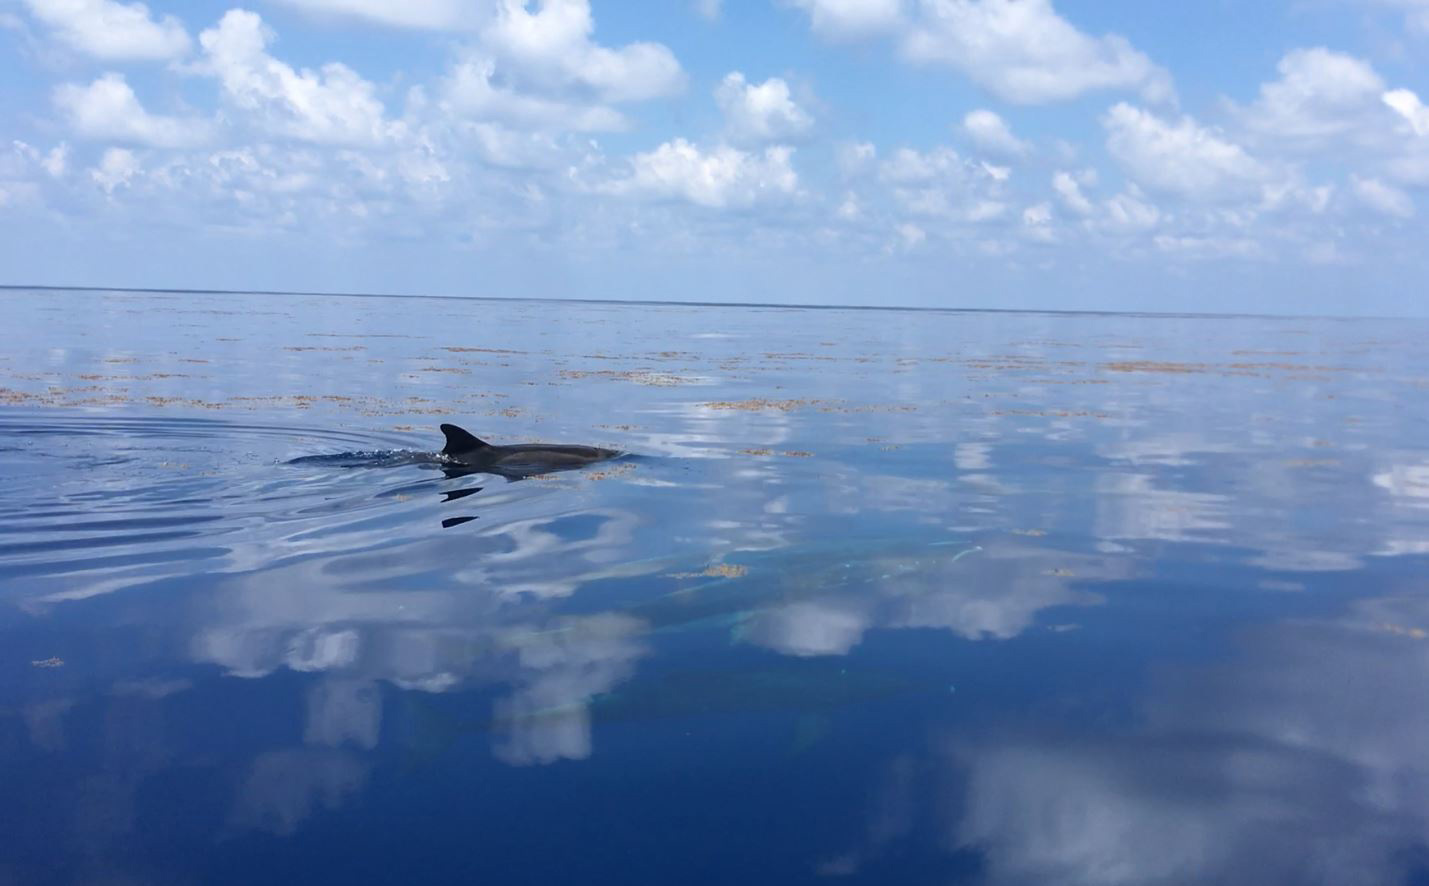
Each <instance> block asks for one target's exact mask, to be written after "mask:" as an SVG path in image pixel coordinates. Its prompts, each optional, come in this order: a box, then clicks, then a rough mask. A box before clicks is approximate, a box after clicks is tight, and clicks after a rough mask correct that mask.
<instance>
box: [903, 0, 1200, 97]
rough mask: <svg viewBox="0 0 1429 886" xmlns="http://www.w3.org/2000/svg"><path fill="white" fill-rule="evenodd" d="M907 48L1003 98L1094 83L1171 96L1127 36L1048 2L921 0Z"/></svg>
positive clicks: (1075, 90)
mask: <svg viewBox="0 0 1429 886" xmlns="http://www.w3.org/2000/svg"><path fill="white" fill-rule="evenodd" d="M919 8H920V15H919V17H918V19H917V20H916V22H914V23H913V24H912V25H910V27H909V28H908V30H907V32H906V33H905V35H904V40H903V51H904V54H905V55H906V56H907V57H908V58H910V59H912V60H914V61H919V62H927V63H938V64H946V65H950V66H952V67H954V68H957V69H958V70H960V71H962V72H963V73H964V74H966V75H967V76H968V77H969V78H971V79H972V80H973V82H975V83H977V84H978V85H980V86H982V87H983V88H985V89H987V90H988V91H989V92H991V93H992V94H993V95H996V96H997V97H998V98H1001V99H1003V100H1004V101H1009V102H1014V103H1016V104H1039V103H1043V102H1050V101H1059V100H1064V99H1071V98H1075V97H1077V96H1079V95H1082V94H1083V93H1086V92H1090V91H1092V90H1097V89H1124V90H1136V91H1138V92H1140V93H1141V94H1142V96H1143V97H1145V98H1146V99H1147V100H1148V101H1153V102H1155V101H1164V100H1166V99H1168V98H1170V97H1171V94H1172V89H1171V78H1170V75H1168V74H1167V73H1166V72H1165V71H1164V70H1163V69H1161V68H1160V67H1158V66H1156V65H1155V64H1153V63H1152V61H1151V60H1150V59H1149V58H1147V57H1146V55H1145V54H1143V53H1142V52H1140V51H1139V50H1137V49H1135V48H1134V47H1133V46H1132V45H1131V43H1129V42H1128V41H1127V40H1126V38H1124V37H1121V36H1118V35H1115V34H1108V35H1105V36H1102V37H1092V36H1089V35H1087V34H1084V33H1082V32H1081V31H1079V30H1078V29H1077V28H1076V27H1075V26H1073V25H1072V24H1071V23H1070V22H1068V21H1067V20H1066V19H1064V18H1062V17H1061V16H1060V15H1058V14H1057V11H1056V10H1055V9H1053V8H1052V4H1051V2H1050V0H922V2H921V3H920V7H919Z"/></svg>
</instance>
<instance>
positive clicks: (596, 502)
mask: <svg viewBox="0 0 1429 886" xmlns="http://www.w3.org/2000/svg"><path fill="white" fill-rule="evenodd" d="M0 320H3V326H4V328H5V329H6V330H8V337H7V341H6V345H5V347H4V349H3V352H0V403H3V405H0V884H60V883H95V884H99V883H104V884H110V883H124V884H148V883H152V884H183V883H203V884H229V883H231V884H254V883H304V884H319V883H458V882H463V883H465V882H470V883H478V882H479V883H500V884H519V883H533V884H534V883H620V884H647V883H648V884H662V886H665V884H694V883H751V882H758V883H780V884H798V883H816V882H817V883H830V882H832V883H843V882H846V883H878V884H886V883H899V884H902V883H918V884H923V883H958V882H968V883H1034V882H1039V883H1128V884H1131V883H1138V884H1139V883H1190V882H1204V883H1212V882H1214V883H1247V884H1251V883H1254V884H1265V883H1276V882H1297V883H1326V884H1358V883H1365V884H1370V883H1374V884H1379V883H1405V882H1421V883H1422V882H1429V635H1426V631H1429V568H1426V566H1429V564H1426V559H1429V556H1426V555H1429V435H1426V432H1429V409H1426V406H1429V348H1425V347H1424V342H1426V341H1429V325H1426V324H1424V323H1413V322H1405V321H1371V320H1355V321H1334V320H1313V319H1303V320H1302V319H1265V318H1184V317H1182V318H1178V317H1152V316H1126V315H1051V314H997V313H958V312H947V313H937V312H894V311H846V310H786V309H775V308H712V307H693V306H688V307H687V306H626V305H609V304H549V303H538V302H483V301H461V300H436V299H386V298H314V297H296V296H231V295H196V294H142V293H117V292H116V293H66V292H45V293H31V292H16V291H12V292H9V293H4V294H0ZM442 421H453V422H455V423H457V424H460V425H463V426H464V427H466V428H468V429H469V430H471V431H472V432H474V433H476V434H478V435H479V436H482V437H485V438H488V439H490V440H492V441H493V442H499V443H500V442H525V441H530V440H544V441H550V442H560V443H583V444H594V445H602V446H609V447H613V448H618V449H621V450H624V451H627V452H629V453H631V455H629V456H627V457H625V458H622V459H619V460H617V461H614V462H608V463H605V464H602V465H598V466H596V467H594V468H590V469H586V470H582V471H572V472H564V473H559V474H550V475H545V476H540V477H534V478H531V479H528V480H522V481H517V482H510V481H508V480H506V479H504V478H502V477H496V476H490V475H455V476H448V474H449V473H451V472H444V471H443V470H442V469H441V466H440V465H439V464H436V463H435V461H434V460H433V459H432V458H430V457H429V454H430V453H431V452H432V451H433V450H435V449H439V448H440V445H441V436H440V434H439V433H438V432H437V429H436V426H437V424H438V423H440V422H442ZM295 459H296V460H297V461H294V460H295Z"/></svg>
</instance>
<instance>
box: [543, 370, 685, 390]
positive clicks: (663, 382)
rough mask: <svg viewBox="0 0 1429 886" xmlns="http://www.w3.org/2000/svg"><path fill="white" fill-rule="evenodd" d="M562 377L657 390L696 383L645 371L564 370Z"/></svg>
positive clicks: (681, 377) (665, 373) (667, 374)
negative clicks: (629, 384) (598, 380)
mask: <svg viewBox="0 0 1429 886" xmlns="http://www.w3.org/2000/svg"><path fill="white" fill-rule="evenodd" d="M560 376H561V378H568V379H584V378H603V379H608V380H616V381H629V382H634V383H635V384H637V385H650V386H651V387H657V388H673V387H676V386H678V385H688V384H694V383H695V379H691V378H685V377H684V376H680V375H671V374H670V373H668V372H650V371H649V370H644V369H632V370H617V369H562V370H561V372H560Z"/></svg>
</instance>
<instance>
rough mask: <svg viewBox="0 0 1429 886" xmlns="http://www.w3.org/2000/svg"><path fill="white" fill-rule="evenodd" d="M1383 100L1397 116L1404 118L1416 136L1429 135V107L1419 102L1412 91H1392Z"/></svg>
mask: <svg viewBox="0 0 1429 886" xmlns="http://www.w3.org/2000/svg"><path fill="white" fill-rule="evenodd" d="M1382 100H1383V101H1384V103H1385V104H1386V105H1388V106H1389V107H1390V108H1391V109H1392V110H1393V111H1394V112H1395V113H1396V114H1398V115H1399V116H1400V117H1403V118H1404V121H1405V122H1406V123H1408V124H1409V128H1410V129H1412V130H1414V134H1415V135H1429V107H1425V106H1424V103H1423V102H1421V101H1420V100H1419V96H1418V95H1417V94H1416V93H1415V92H1414V91H1413V90H1411V89H1392V90H1390V91H1389V92H1386V93H1385V94H1384V96H1383V97H1382Z"/></svg>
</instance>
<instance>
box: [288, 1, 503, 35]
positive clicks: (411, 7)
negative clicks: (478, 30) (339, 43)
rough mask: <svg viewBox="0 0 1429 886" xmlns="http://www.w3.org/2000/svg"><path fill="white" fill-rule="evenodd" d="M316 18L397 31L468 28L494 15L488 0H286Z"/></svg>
mask: <svg viewBox="0 0 1429 886" xmlns="http://www.w3.org/2000/svg"><path fill="white" fill-rule="evenodd" d="M283 2H284V3H287V4H288V5H289V6H295V7H297V8H298V9H301V10H303V11H305V12H309V13H313V14H315V15H327V16H342V17H347V18H358V19H365V20H367V21H370V22H373V23H376V24H379V25H388V26H391V27H398V28H426V29H433V30H438V29H456V28H464V27H466V28H469V27H473V26H475V25H477V24H479V23H480V22H481V20H482V19H483V18H486V17H488V16H489V15H490V14H491V6H492V4H491V2H489V0H402V2H400V3H394V2H392V0H283Z"/></svg>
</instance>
